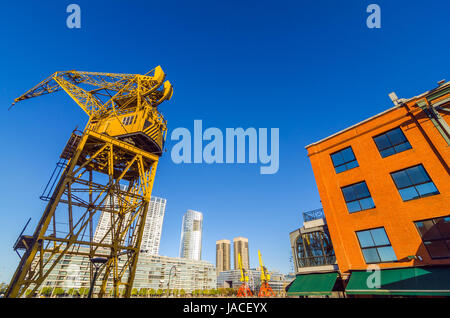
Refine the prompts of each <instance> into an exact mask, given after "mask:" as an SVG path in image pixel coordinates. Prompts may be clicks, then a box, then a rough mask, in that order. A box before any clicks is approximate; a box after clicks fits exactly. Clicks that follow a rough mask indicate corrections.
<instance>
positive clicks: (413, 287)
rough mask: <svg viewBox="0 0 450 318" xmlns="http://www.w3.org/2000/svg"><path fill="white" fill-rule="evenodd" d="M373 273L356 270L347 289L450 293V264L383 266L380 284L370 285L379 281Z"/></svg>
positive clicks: (377, 292)
mask: <svg viewBox="0 0 450 318" xmlns="http://www.w3.org/2000/svg"><path fill="white" fill-rule="evenodd" d="M371 275H372V276H371ZM373 275H374V272H371V271H369V272H366V271H353V272H352V274H351V276H350V281H349V282H348V285H347V288H346V289H345V292H346V293H347V294H349V295H352V294H353V295H405V296H432V295H434V296H450V267H409V268H398V269H383V270H381V271H380V280H379V283H380V285H379V288H376V287H374V288H370V287H369V285H370V286H373V285H374V282H376V279H374V277H375V276H373ZM369 276H370V277H369ZM368 280H369V283H367V282H368Z"/></svg>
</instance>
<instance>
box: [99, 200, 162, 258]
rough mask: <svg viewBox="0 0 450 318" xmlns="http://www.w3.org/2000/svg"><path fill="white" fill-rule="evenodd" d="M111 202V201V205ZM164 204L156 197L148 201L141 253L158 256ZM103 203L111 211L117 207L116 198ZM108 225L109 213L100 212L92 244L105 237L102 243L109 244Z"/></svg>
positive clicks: (109, 222)
mask: <svg viewBox="0 0 450 318" xmlns="http://www.w3.org/2000/svg"><path fill="white" fill-rule="evenodd" d="M111 201H113V202H112V204H111ZM166 202H167V200H166V199H162V198H158V197H152V198H151V199H150V204H149V207H148V211H147V218H146V220H145V227H144V233H143V235H142V242H141V252H145V253H148V254H149V255H158V253H159V243H160V240H161V230H162V224H163V220H164V212H165V210H166ZM105 203H106V205H107V206H110V207H111V209H114V207H116V206H117V198H114V200H111V199H110V198H107V199H106V201H105ZM110 224H111V213H110V212H107V211H102V214H101V215H100V218H99V220H98V223H97V227H96V229H95V234H94V242H100V240H102V239H103V238H104V237H105V236H106V237H105V238H104V239H103V242H102V243H106V244H108V243H111V236H110V233H108V235H107V231H108V230H109V228H110Z"/></svg>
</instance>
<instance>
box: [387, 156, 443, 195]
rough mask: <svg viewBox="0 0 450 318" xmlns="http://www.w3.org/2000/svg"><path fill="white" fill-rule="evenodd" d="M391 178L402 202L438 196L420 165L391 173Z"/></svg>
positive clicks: (436, 190)
mask: <svg viewBox="0 0 450 318" xmlns="http://www.w3.org/2000/svg"><path fill="white" fill-rule="evenodd" d="M391 176H392V179H393V180H394V183H395V186H396V187H397V189H398V192H399V193H400V196H401V197H402V199H403V201H409V200H414V199H419V198H422V197H427V196H430V195H435V194H439V191H438V189H437V188H436V186H435V185H434V183H433V181H432V180H431V179H430V177H429V176H428V173H427V172H426V171H425V168H424V167H423V166H422V165H418V166H414V167H411V168H407V169H404V170H400V171H397V172H392V173H391Z"/></svg>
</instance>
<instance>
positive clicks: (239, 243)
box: [233, 236, 250, 269]
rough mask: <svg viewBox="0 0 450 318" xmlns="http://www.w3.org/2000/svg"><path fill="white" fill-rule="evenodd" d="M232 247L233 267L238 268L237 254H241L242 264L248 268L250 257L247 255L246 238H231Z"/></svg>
mask: <svg viewBox="0 0 450 318" xmlns="http://www.w3.org/2000/svg"><path fill="white" fill-rule="evenodd" d="M233 249H234V269H239V263H238V254H241V258H242V266H243V267H244V268H245V269H249V268H250V259H249V256H248V239H247V238H245V237H240V236H239V237H235V238H234V239H233Z"/></svg>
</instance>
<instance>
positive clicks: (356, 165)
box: [346, 160, 358, 170]
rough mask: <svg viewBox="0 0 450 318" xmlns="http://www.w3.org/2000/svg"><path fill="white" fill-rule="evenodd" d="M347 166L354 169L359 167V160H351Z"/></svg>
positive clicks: (348, 168)
mask: <svg viewBox="0 0 450 318" xmlns="http://www.w3.org/2000/svg"><path fill="white" fill-rule="evenodd" d="M346 166H347V170H350V169H353V168H356V167H358V161H356V160H354V161H350V162H349V163H347V164H346Z"/></svg>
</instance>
